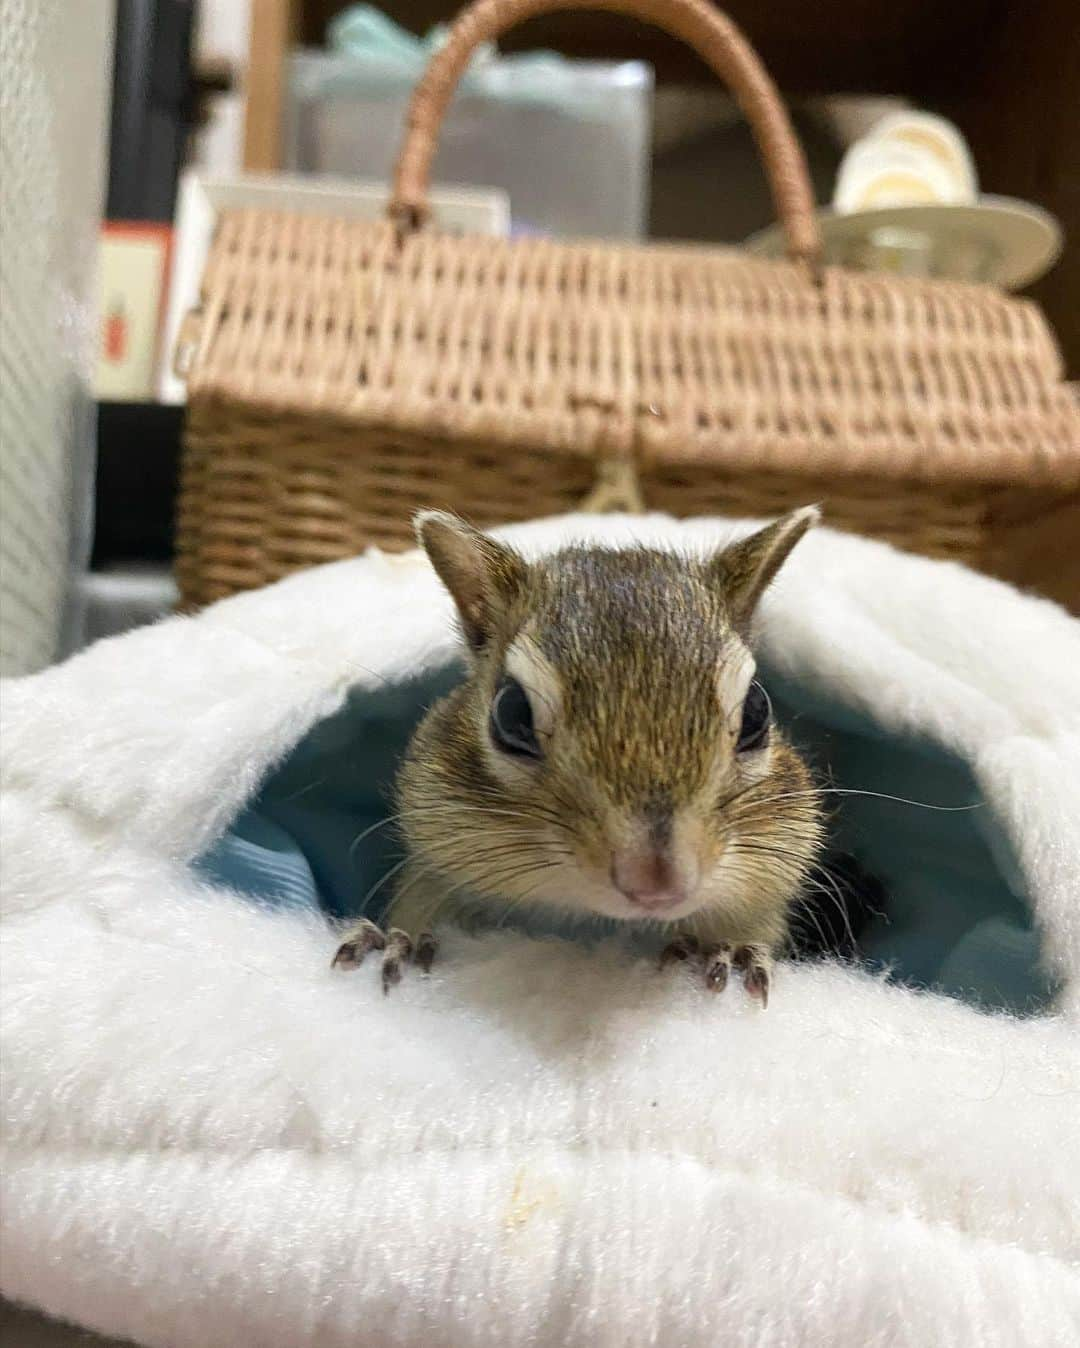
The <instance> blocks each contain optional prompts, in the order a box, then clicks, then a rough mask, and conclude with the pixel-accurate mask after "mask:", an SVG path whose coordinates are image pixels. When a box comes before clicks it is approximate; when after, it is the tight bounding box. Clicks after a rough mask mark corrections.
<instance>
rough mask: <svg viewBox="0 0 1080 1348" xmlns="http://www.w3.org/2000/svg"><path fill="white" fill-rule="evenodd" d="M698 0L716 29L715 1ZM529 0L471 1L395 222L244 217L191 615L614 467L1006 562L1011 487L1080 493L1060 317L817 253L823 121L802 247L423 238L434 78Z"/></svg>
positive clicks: (686, 506) (789, 219) (229, 226)
mask: <svg viewBox="0 0 1080 1348" xmlns="http://www.w3.org/2000/svg"><path fill="white" fill-rule="evenodd" d="M523 3H524V0H519V3H518V4H517V5H515V6H514V7H513V8H514V10H515V12H519V11H520V10H521V9H522V7H523ZM539 3H540V0H528V3H527V4H525V6H524V7H525V8H527V9H528V12H536V10H537V8H538V4H539ZM547 7H548V8H550V7H551V6H550V4H549V5H548V6H547ZM608 7H613V8H620V9H622V8H627V5H626V4H623V3H621V2H620V3H619V4H617V5H611V6H608ZM642 7H643V6H642V3H641V0H635V4H634V6H633V8H634V10H635V12H639V11H641V9H642ZM645 7H646V8H648V9H649V10H650V15H651V17H656V13H657V12H658V11H659V10H660V9H662V8H666V6H662V5H660V4H659V3H657V2H656V0H649V3H648V4H647V5H646V6H645ZM675 7H676V8H678V9H679V10H680V12H682V11H692V12H693V14H694V15H695V16H697V18H698V19H699V20H700V19H701V14H700V12H699V11H704V12H705V16H706V17H705V19H704V20H701V21H703V22H706V23H707V24H708V25H711V23H712V22H713V11H711V10H709V9H708V7H707V6H705V5H703V4H701V3H699V0H677V4H675ZM506 8H507V7H506V6H500V5H499V4H498V2H497V0H482V3H481V5H479V6H477V7H476V8H475V9H474V10H473V11H469V12H467V14H466V16H464V18H463V19H462V20H460V21H459V29H460V24H462V23H465V22H466V20H469V21H470V22H471V24H472V27H469V28H467V31H466V33H465V37H464V38H461V36H460V31H459V30H455V31H456V32H458V33H459V36H458V39H457V40H456V41H455V39H454V38H452V39H451V41H450V42H449V43H448V44H447V47H446V48H444V49H443V52H442V53H440V55H439V57H437V58H436V61H435V62H434V63H433V68H434V69H435V76H434V77H433V76H432V72H431V71H429V75H428V77H426V83H422V84H421V86H420V87H419V89H418V91H417V95H416V100H415V101H414V111H413V113H412V114H411V116H410V127H411V130H410V133H409V135H408V136H407V138H406V144H405V149H404V150H403V153H402V159H401V162H400V164H399V171H398V179H397V183H396V187H395V194H394V203H393V206H392V208H391V219H389V220H387V221H383V222H365V221H356V220H344V219H331V218H320V217H314V216H309V215H299V214H285V213H274V212H269V211H233V212H228V213H226V214H225V215H224V216H223V217H222V219H221V221H220V222H219V228H218V232H217V235H216V239H215V243H214V247H213V250H212V255H211V257H210V260H209V263H208V267H207V271H206V275H205V280H204V286H203V304H202V308H201V312H200V313H199V315H198V316H197V319H196V322H195V323H194V325H193V327H192V329H191V333H190V336H191V338H192V341H193V357H192V360H191V366H190V373H189V423H188V433H187V447H186V462H185V471H184V479H183V487H182V495H181V510H180V528H179V560H178V574H179V580H180V585H181V590H182V595H183V599H184V601H185V602H186V603H187V604H189V605H198V604H201V603H205V602H207V601H209V600H211V599H214V598H217V597H220V596H221V595H224V594H228V593H231V592H232V591H234V590H237V589H241V588H245V587H248V586H252V585H258V584H262V583H265V582H266V581H269V580H273V579H276V578H278V577H279V576H281V575H284V574H286V573H288V572H289V571H292V570H295V569H297V568H299V567H302V566H305V565H311V564H313V563H316V562H321V561H326V560H330V559H333V558H338V557H342V556H347V555H350V554H353V553H355V552H356V551H358V550H360V549H362V548H363V547H365V546H366V545H368V544H371V543H377V544H379V545H381V546H384V547H400V546H407V545H408V544H409V543H410V542H411V532H410V525H409V517H410V515H411V513H412V511H413V510H414V509H416V508H419V507H422V506H433V505H435V506H445V507H449V508H453V509H457V510H460V511H461V512H462V513H464V514H466V515H468V516H469V517H470V518H472V519H474V520H475V521H477V522H478V523H480V524H488V523H494V522H498V521H509V520H517V519H523V518H528V517H531V516H535V515H538V514H544V513H548V512H550V511H556V510H563V509H567V508H572V507H574V506H576V505H579V504H580V503H581V500H582V497H583V496H584V495H585V494H586V493H587V492H588V491H589V489H590V487H592V485H593V484H594V481H595V480H596V478H597V473H598V470H599V471H600V474H601V478H602V480H604V481H606V482H608V485H609V486H610V485H611V481H610V480H611V475H612V471H613V470H612V465H613V464H614V465H621V470H620V471H621V474H622V476H621V483H622V487H621V491H620V490H617V489H612V490H611V491H609V492H608V498H609V499H610V500H611V501H612V502H613V503H614V502H617V501H618V500H620V499H622V501H623V503H624V504H629V503H631V502H633V501H636V500H637V499H639V498H638V497H637V496H636V495H635V493H634V484H633V482H632V480H631V473H633V474H634V475H636V479H637V482H638V483H639V484H640V498H643V501H644V504H646V505H647V506H648V507H650V508H655V509H662V510H668V511H671V512H673V513H675V514H678V515H687V514H705V513H714V512H716V513H738V514H759V515H767V514H771V513H774V512H776V511H778V510H781V509H784V508H787V507H789V506H791V505H794V504H801V503H805V502H806V501H808V500H821V501H822V502H823V503H824V505H825V507H826V514H827V518H828V520H829V522H830V523H832V524H834V525H836V526H838V527H841V528H848V529H853V530H856V531H859V532H864V533H869V534H873V535H875V536H878V537H883V538H886V539H888V540H890V541H892V542H895V543H898V544H899V545H901V546H904V547H907V548H910V549H912V550H915V551H920V552H924V553H927V554H930V555H935V556H951V557H955V558H958V559H960V560H964V561H968V562H970V563H972V564H974V565H976V566H980V567H984V568H987V569H999V570H1000V569H1002V567H1001V564H1000V563H1001V555H1002V545H1001V540H1000V539H999V538H996V537H995V535H994V522H995V519H996V518H997V517H998V516H999V515H1000V514H1001V512H1000V510H999V509H998V505H999V503H1000V501H1001V500H1002V498H1003V497H1008V498H1010V499H1012V500H1014V501H1015V499H1016V498H1017V497H1018V496H1022V495H1023V494H1024V493H1028V494H1030V495H1031V499H1032V502H1036V501H1037V502H1038V503H1039V509H1042V508H1044V507H1045V508H1047V509H1056V508H1057V506H1058V505H1059V504H1060V503H1061V502H1062V501H1073V500H1075V499H1076V498H1077V491H1078V489H1080V410H1078V407H1077V403H1076V400H1075V398H1074V397H1073V395H1072V394H1071V393H1070V391H1069V390H1068V389H1067V387H1066V386H1065V385H1063V384H1062V382H1061V370H1060V362H1059V357H1058V354H1057V351H1056V348H1055V345H1054V342H1053V339H1052V337H1051V335H1050V333H1049V331H1048V329H1047V327H1046V325H1045V322H1044V321H1043V319H1042V317H1041V316H1040V314H1039V312H1038V311H1037V310H1036V309H1035V308H1034V307H1033V306H1031V305H1030V304H1028V303H1025V302H1020V301H1016V300H1013V299H1009V298H1007V297H1005V296H1003V295H1002V294H1000V293H998V292H996V291H994V290H991V289H989V288H984V287H973V286H960V285H953V284H945V283H941V282H917V281H902V280H894V279H891V278H883V277H875V276H870V275H860V274H854V273H848V272H844V271H840V270H836V269H824V270H819V269H817V268H815V267H814V266H813V264H812V262H810V263H808V262H807V261H805V260H804V259H805V258H806V257H807V256H810V257H812V254H813V234H814V231H813V223H812V214H811V216H810V217H809V218H808V217H806V215H805V211H804V210H803V206H804V204H805V202H806V201H808V200H809V197H808V188H807V189H806V193H802V192H801V190H799V189H798V188H796V190H794V191H793V189H792V188H791V185H790V184H791V181H795V180H797V179H798V177H799V173H800V166H801V164H802V159H801V153H800V152H799V151H798V149H797V145H795V142H794V140H793V138H791V139H790V143H789V144H788V145H787V151H786V153H787V158H786V159H785V160H784V163H783V172H781V173H780V174H779V175H778V173H777V172H776V171H775V169H776V164H775V162H772V163H770V162H769V160H768V156H767V167H768V168H769V171H770V176H771V178H772V182H773V188H774V195H775V197H776V199H777V203H778V208H779V209H780V211H781V214H782V217H783V218H784V220H785V224H786V225H787V227H788V234H789V239H790V240H791V251H792V253H793V255H795V260H793V261H791V262H787V263H776V262H765V261H759V260H753V259H749V258H746V257H743V256H741V255H740V254H738V253H737V252H735V251H731V250H721V249H703V248H696V247H695V248H688V247H686V248H684V247H675V246H659V247H648V248H633V247H625V246H623V247H614V246H610V245H607V244H603V243H596V244H566V243H558V242H551V241H535V240H524V241H512V242H511V241H502V240H492V239H481V238H460V237H452V236H448V235H444V234H440V233H438V232H437V231H434V230H431V229H428V228H422V227H420V226H419V222H420V220H421V218H422V215H423V211H422V208H421V207H422V197H423V191H424V186H425V184H426V178H425V172H426V163H427V162H429V157H430V150H431V143H430V142H431V141H432V139H433V136H434V130H435V128H437V118H438V111H439V109H438V108H436V111H435V113H432V111H431V107H432V99H433V94H432V88H431V87H430V86H431V85H432V79H433V78H434V87H435V89H436V92H437V93H438V96H439V98H440V99H441V106H442V107H445V103H446V101H447V99H448V98H449V91H450V89H452V85H453V77H454V70H455V69H456V68H457V67H460V65H461V61H462V59H463V57H462V53H463V52H464V53H467V51H468V50H470V48H469V46H468V43H469V42H473V41H475V40H477V28H476V18H475V16H476V14H477V13H478V12H479V11H481V10H483V11H485V12H487V14H488V19H487V21H486V23H485V24H484V25H482V26H481V28H480V30H479V31H480V35H481V36H483V35H484V34H487V33H492V32H497V31H501V28H502V27H505V26H507V23H508V20H507V16H506V13H505V10H506ZM493 10H494V11H498V12H497V13H495V14H494V15H493V14H492V11H493ZM709 31H710V32H711V28H710V30H709ZM463 44H464V45H463ZM696 45H699V49H702V48H701V44H700V43H698V44H696ZM447 53H449V54H447ZM744 56H745V53H740V59H743V57H744ZM750 59H752V54H751V58H750ZM440 61H443V62H445V63H448V69H449V71H450V75H449V76H448V74H447V69H446V68H444V69H442V70H441V73H440V70H439V69H438V68H436V67H438V63H439V62H440ZM455 62H456V66H455ZM757 69H758V70H759V71H760V68H757ZM761 77H762V79H766V80H767V77H765V76H764V75H763V74H762V76H761ZM733 84H735V82H734V81H733ZM735 87H736V89H737V88H738V86H737V84H735ZM755 88H757V86H755ZM768 89H771V86H767V91H768ZM425 99H426V100H427V101H426V102H425ZM744 106H745V103H744ZM779 107H780V104H779V100H775V105H769V115H770V116H773V117H775V116H780V118H781V121H780V126H781V132H780V133H776V132H775V127H774V128H773V131H772V132H771V133H770V134H774V135H775V134H780V136H781V140H782V139H783V135H784V134H789V133H790V127H789V126H788V124H787V122H786V118H785V117H784V116H783V114H782V111H781V112H780V113H779V114H778V113H777V108H779ZM785 129H786V131H785ZM757 130H758V132H759V143H762V144H763V148H764V142H765V139H766V138H765V137H764V136H763V135H762V134H761V125H760V117H759V124H758V126H757ZM425 138H426V139H425ZM418 140H420V141H422V142H424V145H423V146H422V148H424V146H426V149H427V151H428V152H429V154H428V159H427V160H425V158H424V155H423V154H420V153H419V152H418V151H417V148H416V147H417V143H418ZM774 160H775V156H774ZM802 172H803V178H804V183H803V185H804V186H805V173H804V170H803V171H802ZM785 174H786V175H787V176H786V177H785ZM403 222H404V223H403ZM808 231H809V235H808ZM808 236H809V238H810V243H809V244H808V243H807V238H808ZM616 478H618V472H616ZM1033 513H1036V512H1034V509H1033V510H1032V511H1019V512H1017V511H1015V510H1014V511H1013V512H1012V514H1013V515H1014V516H1015V515H1017V514H1020V515H1023V516H1024V517H1025V519H1027V520H1028V521H1030V518H1031V515H1032V514H1033Z"/></svg>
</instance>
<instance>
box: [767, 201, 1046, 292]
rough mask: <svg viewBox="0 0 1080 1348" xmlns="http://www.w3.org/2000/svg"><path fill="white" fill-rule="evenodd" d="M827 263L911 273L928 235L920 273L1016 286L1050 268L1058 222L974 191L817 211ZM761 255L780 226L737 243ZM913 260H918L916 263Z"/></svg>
mask: <svg viewBox="0 0 1080 1348" xmlns="http://www.w3.org/2000/svg"><path fill="white" fill-rule="evenodd" d="M818 224H819V225H820V228H821V236H822V241H823V243H824V246H825V258H826V261H827V262H830V263H837V264H839V265H845V266H860V265H861V266H867V264H868V259H871V258H872V260H873V266H874V269H876V270H877V269H880V270H889V271H895V272H898V273H901V274H903V273H905V272H906V273H908V274H912V266H913V259H914V258H915V257H917V253H918V248H917V244H916V245H915V246H914V252H913V251H912V246H913V241H916V240H918V239H919V238H920V237H921V238H924V239H926V240H927V251H928V258H927V268H926V270H924V271H922V272H921V274H924V275H933V276H942V277H950V278H952V279H956V280H969V281H988V282H990V283H992V284H994V285H998V286H1001V287H1002V288H1003V289H1005V290H1020V289H1021V288H1022V287H1024V286H1027V285H1030V284H1031V283H1032V282H1033V281H1037V280H1038V279H1039V277H1040V276H1043V275H1045V274H1046V272H1048V271H1049V270H1050V268H1051V267H1052V266H1053V265H1054V263H1055V262H1056V261H1057V260H1058V258H1059V257H1060V255H1061V249H1062V242H1063V234H1062V229H1061V225H1060V224H1059V223H1058V221H1057V220H1056V219H1055V218H1054V216H1052V215H1051V214H1050V212H1049V211H1044V210H1043V209H1042V207H1041V206H1033V205H1031V204H1030V203H1028V202H1026V201H1017V200H1015V199H1013V198H1012V197H995V196H984V197H980V198H979V201H978V202H977V203H976V204H975V205H952V206H949V205H937V204H935V205H921V206H890V207H885V208H882V209H880V210H873V211H854V212H852V213H851V214H849V215H838V214H837V213H836V212H835V211H833V210H828V209H825V210H821V211H819V212H818ZM743 246H744V247H745V248H746V249H747V251H748V252H751V253H756V254H758V255H759V256H762V257H776V258H779V257H783V256H784V254H785V251H786V250H785V241H784V234H783V230H782V229H781V228H780V226H779V225H770V226H769V228H768V229H764V230H761V231H760V233H758V234H754V235H752V236H751V237H750V238H749V239H747V241H746V243H745V244H744V245H743ZM916 265H917V264H916Z"/></svg>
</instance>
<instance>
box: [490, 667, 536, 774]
mask: <svg viewBox="0 0 1080 1348" xmlns="http://www.w3.org/2000/svg"><path fill="white" fill-rule="evenodd" d="M489 725H490V728H491V738H492V739H493V740H494V741H495V743H496V745H498V747H499V748H500V749H502V751H503V752H504V753H507V754H520V755H523V756H525V757H527V758H539V757H540V744H539V742H538V740H537V738H536V728H535V727H534V725H533V714H532V707H531V706H530V705H529V698H528V695H527V694H526V692H525V689H524V688H522V686H521V684H520V683H518V681H517V679H512V678H511V677H510V675H509V674H507V675H505V676H504V677H503V679H502V681H501V682H500V684H499V686H498V688H497V689H496V690H495V697H494V699H493V700H492V703H491V717H490V720H489Z"/></svg>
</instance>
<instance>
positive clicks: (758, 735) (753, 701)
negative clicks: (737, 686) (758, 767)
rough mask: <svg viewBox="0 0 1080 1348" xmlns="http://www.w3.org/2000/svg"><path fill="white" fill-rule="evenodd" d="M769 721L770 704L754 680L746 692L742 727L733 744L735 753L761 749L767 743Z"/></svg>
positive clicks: (770, 718) (766, 695)
mask: <svg viewBox="0 0 1080 1348" xmlns="http://www.w3.org/2000/svg"><path fill="white" fill-rule="evenodd" d="M771 720H772V703H771V702H770V701H769V695H768V693H767V692H766V691H765V689H764V688H762V686H761V684H760V683H758V681H757V679H755V680H754V682H753V683H752V684H751V685H750V687H749V688H748V689H747V691H746V700H745V701H744V702H743V709H742V725H741V726H740V727H739V738H738V740H736V742H735V752H736V753H737V754H745V753H747V752H749V750H751V749H763V748H764V747H765V745H766V744H768V742H769V723H770V721H771Z"/></svg>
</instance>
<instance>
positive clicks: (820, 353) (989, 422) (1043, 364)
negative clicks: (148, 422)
mask: <svg viewBox="0 0 1080 1348" xmlns="http://www.w3.org/2000/svg"><path fill="white" fill-rule="evenodd" d="M198 329H199V331H198V341H197V349H196V353H195V357H194V361H193V364H192V367H191V370H190V375H189V395H190V397H191V398H193V399H199V398H214V399H217V398H222V399H228V400H237V401H239V402H242V403H246V404H251V405H257V406H264V407H267V408H281V409H286V408H287V409H289V410H292V411H308V412H310V413H312V414H313V415H316V416H331V417H334V418H335V419H337V418H345V419H347V420H351V421H354V422H356V423H357V424H359V425H364V426H381V427H386V428H391V429H392V428H394V427H398V428H401V429H403V430H405V429H407V430H410V431H416V430H421V431H423V432H426V433H431V434H436V435H443V436H446V437H447V438H449V439H453V438H456V437H462V438H471V439H476V438H478V437H479V438H484V439H488V440H490V441H492V442H493V443H495V444H500V445H505V446H506V448H507V450H508V451H509V450H516V449H521V448H526V447H531V448H536V449H545V448H546V449H550V450H559V451H570V452H574V453H582V454H622V453H626V452H627V451H633V452H635V453H637V454H639V455H641V456H642V457H643V458H645V459H648V458H660V459H667V460H687V461H699V462H700V461H710V460H715V461H717V462H723V463H725V464H726V465H728V466H738V467H745V468H755V467H769V468H771V469H778V470H793V469H794V470H799V469H808V470H809V469H812V470H813V471H817V472H838V473H847V472H850V473H867V472H872V473H875V474H880V475H882V476H892V477H897V478H910V477H916V478H923V479H928V480H936V479H943V480H944V479H952V480H956V479H968V480H973V481H985V482H1003V483H1004V482H1026V483H1032V484H1034V483H1045V484H1047V485H1050V484H1055V485H1059V486H1060V485H1065V486H1072V485H1080V407H1078V404H1077V400H1076V398H1075V396H1074V394H1073V392H1072V391H1071V390H1070V389H1069V388H1068V387H1067V386H1065V385H1064V384H1062V382H1061V368H1060V359H1059V356H1058V353H1057V350H1056V347H1055V344H1054V341H1053V338H1052V337H1051V335H1050V332H1049V330H1048V328H1047V326H1046V324H1045V321H1044V320H1043V318H1042V316H1041V314H1040V313H1039V311H1038V309H1036V308H1035V307H1034V306H1033V305H1032V304H1029V303H1026V302H1023V301H1017V300H1015V299H1011V298H1009V297H1006V296H1005V295H1002V294H1000V293H999V292H997V291H995V290H993V289H990V288H988V287H981V286H966V285H958V284H947V283H943V282H938V281H934V282H922V281H910V280H898V279H893V278H884V277H878V276H872V275H867V274H856V273H850V272H845V271H842V270H835V269H827V270H826V271H825V272H824V273H823V274H822V276H821V278H820V281H819V282H815V281H814V280H813V279H812V278H811V277H810V275H809V273H808V272H807V270H806V269H805V268H804V267H803V266H802V265H801V264H799V263H784V262H769V261H760V260H754V259H750V258H747V257H745V256H742V255H740V254H739V253H737V252H735V251H732V250H721V249H705V248H688V247H687V248H684V247H674V246H664V247H648V248H640V247H613V246H611V245H608V244H600V243H597V244H591V245H590V244H565V243H559V242H552V241H543V240H540V241H537V240H524V241H507V240H492V239H486V238H483V239H482V238H460V237H455V236H448V235H441V234H439V233H437V232H434V231H430V230H421V231H418V232H416V233H411V234H408V235H406V236H405V237H402V236H401V235H400V233H399V232H398V231H397V230H395V228H393V227H392V226H391V225H390V224H388V223H383V222H377V223H373V222H364V221H355V220H343V219H328V218H320V217H314V216H307V215H303V216H301V215H294V214H289V213H273V212H267V211H261V210H259V211H251V210H239V211H231V212H227V213H225V215H224V216H223V218H222V219H221V221H220V224H219V229H218V232H217V235H216V238H215V243H214V246H213V249H212V253H211V258H210V261H209V265H208V268H207V271H206V275H205V279H204V304H203V310H202V314H201V319H200V322H199V324H198Z"/></svg>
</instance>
